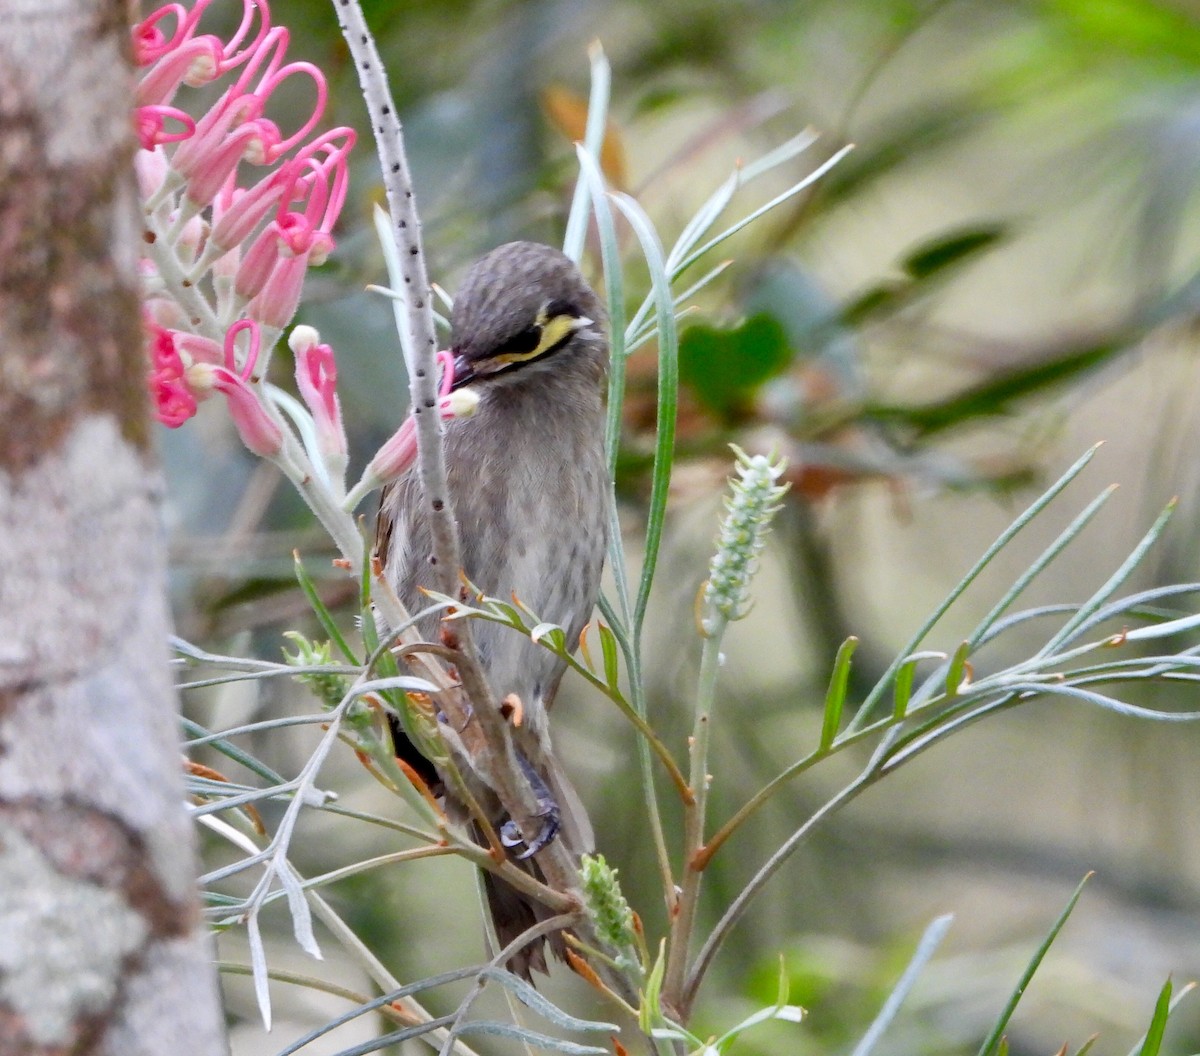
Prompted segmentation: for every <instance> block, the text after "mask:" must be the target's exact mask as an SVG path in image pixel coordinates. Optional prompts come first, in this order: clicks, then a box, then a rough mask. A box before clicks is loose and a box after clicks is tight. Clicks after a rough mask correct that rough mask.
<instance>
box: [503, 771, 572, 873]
mask: <svg viewBox="0 0 1200 1056" xmlns="http://www.w3.org/2000/svg"><path fill="white" fill-rule="evenodd" d="M517 760H518V762H519V763H520V764H521V770H522V771H523V772H524V774H525V776H526V777H527V778H528V779H529V784H530V785H531V786H532V788H533V794H534V796H535V797H536V799H537V810H536V812H535V813H534V817H537V818H541V820H542V826H541V828H540V829H538V832H537V835H536V836H534V838H533V839H532V840H530V841H528V842H526V840H525V837H523V836H522V835H521V830H520V829H518V828H517V824H516V822H515V821H513V820H512V818H509V819H508V820H507V821H506V822H505V823H504V824H503V825H501V826H500V842H501V843H502V844H504V846H505V847H507V848H508V849H509V850H512V849H513V848H514V847H520V846H521V845H522V844H525V850H524V851H522V852H521V853H520V854H517V855H514V857H515V858H516V859H517V860H518V861H524V860H525V859H526V858H532V857H533V856H534V855H535V854H537V853H538V851H540V850H542V849H543V848H545V847H547V846H549V845H550V844H551V843H552V842H553V841H554V837H555V836H557V835H558V830H559V828H561V826H562V812H561V811H560V810H559V809H558V804H557V803H556V802H555V801H554V796H553V795H551V793H550V789H549V788H548V787H547V786H546V782H545V781H543V780H542V775H541V774H539V773H538V772H537V771H536V770H535V769H534V768H533V765H532V764H531V763H530V762H529V760H528V759H526V758H525V756H523V755H522V754H521V753H520V752H518V753H517Z"/></svg>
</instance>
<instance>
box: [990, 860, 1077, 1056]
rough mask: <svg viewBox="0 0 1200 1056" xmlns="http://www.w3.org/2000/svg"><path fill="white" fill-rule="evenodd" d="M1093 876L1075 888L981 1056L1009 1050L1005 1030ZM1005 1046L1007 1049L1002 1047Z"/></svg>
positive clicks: (1006, 1007)
mask: <svg viewBox="0 0 1200 1056" xmlns="http://www.w3.org/2000/svg"><path fill="white" fill-rule="evenodd" d="M1091 877H1092V874H1091V873H1088V874H1087V876H1085V877H1084V878H1083V879H1082V880H1080V881H1079V886H1078V887H1077V888H1075V892H1074V894H1072V895H1071V897H1070V899H1069V900H1068V902H1067V906H1066V908H1065V909H1064V910H1063V911H1062V913H1060V914H1059V916H1058V919H1057V920H1056V921H1055V922H1054V926H1053V927H1052V928H1051V929H1050V933H1049V934H1048V935H1047V936H1046V938H1045V939H1044V940H1043V941H1042V944H1041V945H1040V946H1039V947H1038V949H1037V952H1036V953H1035V954H1034V955H1033V958H1032V959H1031V960H1030V962H1029V964H1028V965H1027V966H1026V968H1025V971H1024V973H1023V974H1022V976H1021V981H1020V982H1019V983H1017V987H1016V989H1015V990H1014V991H1013V992H1012V994H1011V996H1010V997H1009V999H1008V1003H1007V1004H1006V1005H1005V1006H1004V1010H1003V1011H1002V1012H1001V1013H1000V1018H999V1019H998V1020H997V1021H996V1025H995V1026H994V1027H992V1031H991V1033H990V1034H989V1035H988V1036H987V1038H986V1039H984V1042H983V1044H982V1045H981V1046H980V1048H979V1056H993V1054H996V1056H999V1054H1000V1053H1001V1052H1003V1051H1005V1050H1006V1049H1007V1044H1005V1042H1004V1028H1005V1027H1007V1026H1008V1021H1009V1020H1010V1019H1012V1015H1013V1013H1014V1012H1015V1011H1016V1010H1017V1005H1018V1004H1019V1003H1020V1001H1021V998H1022V997H1023V996H1024V994H1025V990H1026V988H1027V987H1028V986H1029V983H1030V981H1031V980H1032V979H1033V975H1034V973H1035V972H1036V971H1037V970H1038V968H1039V967H1040V966H1041V963H1042V959H1043V958H1044V957H1045V956H1046V954H1047V953H1048V952H1049V950H1050V947H1051V945H1052V944H1053V943H1054V940H1055V939H1056V938H1058V933H1059V932H1060V931H1062V928H1063V925H1064V924H1066V922H1067V918H1068V917H1069V916H1070V915H1071V911H1072V910H1073V909H1074V908H1075V903H1076V902H1078V901H1079V896H1080V895H1082V894H1083V888H1084V885H1085V884H1086V883H1087V882H1088V881H1089V880H1090V879H1091ZM1002 1044H1004V1045H1005V1049H1001V1048H1000V1046H1001V1045H1002Z"/></svg>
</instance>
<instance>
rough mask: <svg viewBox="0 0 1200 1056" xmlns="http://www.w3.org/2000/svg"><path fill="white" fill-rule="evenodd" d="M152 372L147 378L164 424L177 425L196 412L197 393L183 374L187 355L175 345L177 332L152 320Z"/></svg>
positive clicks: (156, 409) (159, 416)
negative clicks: (183, 355)
mask: <svg viewBox="0 0 1200 1056" xmlns="http://www.w3.org/2000/svg"><path fill="white" fill-rule="evenodd" d="M149 353H150V372H149V374H148V375H147V378H146V382H147V385H148V387H149V389H150V398H151V400H152V401H153V403H154V414H155V417H156V418H158V420H159V421H160V422H162V423H163V425H166V426H170V427H171V428H172V429H177V428H178V427H179V426H181V425H183V423H184V422H186V421H187V420H188V419H189V418H191V417H192V415H194V414H195V413H196V397H195V396H194V395H192V391H191V389H189V388H188V385H187V382H186V381H184V377H183V371H184V366H183V359H182V358H181V357H180V355H179V350H178V349H177V348H176V347H175V335H174V334H173V333H172V332H171V331H170V330H165V329H163V328H162V327H161V326H157V325H155V324H153V323H152V324H150V348H149Z"/></svg>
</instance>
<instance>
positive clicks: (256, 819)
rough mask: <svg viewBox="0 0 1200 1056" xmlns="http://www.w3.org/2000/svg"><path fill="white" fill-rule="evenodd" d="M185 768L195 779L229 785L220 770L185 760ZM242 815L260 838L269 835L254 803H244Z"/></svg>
mask: <svg viewBox="0 0 1200 1056" xmlns="http://www.w3.org/2000/svg"><path fill="white" fill-rule="evenodd" d="M183 768H184V770H186V771H187V772H188V773H189V774H192V775H193V776H194V777H204V778H207V779H208V780H209V781H223V782H225V783H226V784H228V783H229V778H227V777H226V776H225V775H224V774H223V773H221V771H220V770H214V769H213V768H212V767H211V766H205V765H204V764H203V763H197V762H193V761H192V760H191V759H184V761H183ZM240 809H241V810H242V813H244V814H245V815H246V817H248V818H249V819H250V824H251V825H252V826H253V827H254V831H255V832H257V833H258V834H259V835H260V836H265V835H266V834H267V827H266V826H265V825H264V824H263V820H262V815H261V814H259V812H258V811H257V810H256V809H255V807H254V804H253V803H243V804H242V806H241V808H240Z"/></svg>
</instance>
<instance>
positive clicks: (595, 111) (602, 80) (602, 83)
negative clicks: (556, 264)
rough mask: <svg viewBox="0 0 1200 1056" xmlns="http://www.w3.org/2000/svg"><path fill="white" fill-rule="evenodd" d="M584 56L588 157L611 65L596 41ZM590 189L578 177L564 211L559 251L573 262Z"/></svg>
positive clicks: (601, 123) (597, 138)
mask: <svg viewBox="0 0 1200 1056" xmlns="http://www.w3.org/2000/svg"><path fill="white" fill-rule="evenodd" d="M588 57H589V58H590V59H591V75H592V76H591V79H592V86H591V90H590V93H589V95H588V115H587V126H586V128H585V129H584V133H583V145H584V147H585V149H586V150H587V152H588V153H589V154H590V155H591V156H592V157H594V158H598V157H599V156H600V149H601V148H602V147H603V146H604V131H605V128H606V127H607V124H608V96H609V87H610V85H611V83H612V69H611V68H610V66H609V64H608V59H607V58H605V55H604V49H603V48H601V47H600V45H599V43H596V44H593V45H592V47H591V48H590V49H589V52H588ZM594 193H595V192H594V191H593V190H592V188H591V187H590V186H589V184H588V181H587V180H585V179H582V178H581V179H580V180H579V181H578V182H576V184H575V195H574V197H573V198H572V199H571V211H570V213H568V215H567V230H566V234H565V236H564V237H563V252H564V253H565V254H566V255H567V256H568V257H570V258H571V259H572V260H573V261H575V263H576V264H578V263H579V260H580V258H581V257H582V256H583V245H584V242H585V241H586V239H587V228H588V223H587V222H588V205H589V204H590V201H591V199H592V195H593V194H594Z"/></svg>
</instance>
